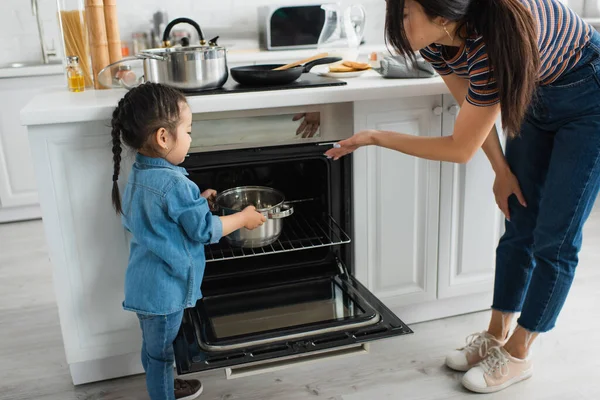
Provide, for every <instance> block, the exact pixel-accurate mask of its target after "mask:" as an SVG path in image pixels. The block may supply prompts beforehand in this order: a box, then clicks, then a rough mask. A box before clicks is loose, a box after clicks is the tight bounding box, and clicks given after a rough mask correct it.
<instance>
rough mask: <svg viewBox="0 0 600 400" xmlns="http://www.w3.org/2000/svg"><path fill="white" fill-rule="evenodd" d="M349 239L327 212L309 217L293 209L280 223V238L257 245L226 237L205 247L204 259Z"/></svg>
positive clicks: (217, 258) (211, 259)
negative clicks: (232, 242)
mask: <svg viewBox="0 0 600 400" xmlns="http://www.w3.org/2000/svg"><path fill="white" fill-rule="evenodd" d="M346 243H350V237H349V236H348V235H347V234H346V232H344V231H343V230H342V228H340V226H339V225H338V223H337V222H335V220H334V219H333V218H332V217H331V216H330V215H324V216H322V217H320V218H319V217H311V216H307V215H303V214H302V213H300V212H294V214H292V215H291V216H289V217H287V218H286V219H285V221H284V223H283V230H282V232H281V235H280V236H279V239H278V240H277V241H275V242H274V243H272V244H270V245H268V246H264V247H257V248H246V249H245V248H241V247H233V246H230V245H229V243H228V242H227V240H226V239H225V238H223V239H222V240H221V241H220V242H219V243H218V244H213V245H210V246H206V247H205V253H206V262H212V261H223V260H231V259H235V258H245V257H255V256H262V255H267V254H277V253H286V252H290V251H298V250H306V249H314V248H318V247H328V246H335V245H340V244H346Z"/></svg>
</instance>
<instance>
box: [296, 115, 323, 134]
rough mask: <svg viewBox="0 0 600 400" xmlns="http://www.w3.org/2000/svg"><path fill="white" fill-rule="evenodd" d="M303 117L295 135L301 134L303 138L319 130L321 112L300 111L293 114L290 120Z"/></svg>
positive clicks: (297, 119)
mask: <svg viewBox="0 0 600 400" xmlns="http://www.w3.org/2000/svg"><path fill="white" fill-rule="evenodd" d="M301 119H304V120H303V121H302V123H301V124H300V126H299V127H298V129H297V130H296V135H302V137H303V138H311V137H313V136H314V135H315V133H317V131H318V130H319V126H320V125H321V114H320V113H318V112H310V113H300V114H296V115H294V118H292V121H299V120H301Z"/></svg>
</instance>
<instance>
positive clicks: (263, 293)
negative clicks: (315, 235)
mask: <svg viewBox="0 0 600 400" xmlns="http://www.w3.org/2000/svg"><path fill="white" fill-rule="evenodd" d="M204 309H205V311H206V314H207V317H208V319H209V324H210V325H211V328H212V329H211V330H212V334H213V335H214V338H215V339H216V340H223V339H232V338H235V337H239V336H247V335H257V334H261V333H267V332H273V331H280V330H282V329H290V328H299V327H307V328H308V327H310V326H312V325H314V326H317V325H319V326H322V324H323V323H326V322H336V321H337V322H339V321H355V320H356V319H362V318H364V317H365V314H366V313H365V310H364V309H363V308H361V307H360V306H359V305H358V304H357V303H356V302H355V301H354V300H353V299H352V297H351V296H350V295H349V294H348V293H346V292H345V291H344V290H343V288H342V287H341V286H339V285H338V283H336V282H335V281H334V280H331V279H322V280H316V281H315V280H312V281H308V282H301V283H297V284H293V285H285V286H279V287H274V288H266V289H261V290H254V291H252V292H247V293H244V294H240V293H238V294H232V295H223V296H216V297H212V298H205V299H204Z"/></svg>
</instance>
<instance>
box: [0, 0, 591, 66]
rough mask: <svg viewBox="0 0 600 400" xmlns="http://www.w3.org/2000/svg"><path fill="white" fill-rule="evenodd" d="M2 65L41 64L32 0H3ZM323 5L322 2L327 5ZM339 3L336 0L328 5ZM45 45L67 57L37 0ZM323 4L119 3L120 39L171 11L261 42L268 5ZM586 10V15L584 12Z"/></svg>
mask: <svg viewBox="0 0 600 400" xmlns="http://www.w3.org/2000/svg"><path fill="white" fill-rule="evenodd" d="M0 1H1V3H2V9H3V10H5V11H3V12H1V13H0V33H1V36H0V37H2V38H3V40H2V41H0V64H4V63H7V62H14V61H36V60H41V50H40V44H39V39H38V31H37V26H36V20H35V17H34V16H33V14H32V12H31V1H30V0H0ZM326 1H327V0H323V1H322V2H326ZM329 1H330V2H331V1H334V0H329ZM343 1H344V2H347V3H350V4H351V3H361V4H363V5H364V6H365V8H366V10H367V28H366V30H365V40H366V41H367V42H368V43H371V44H380V43H383V25H384V19H385V1H384V0H362V1H361V0H343ZM563 1H564V2H565V3H567V4H569V5H570V6H572V7H573V8H574V9H575V10H576V11H578V12H580V13H581V14H582V15H584V16H585V15H589V16H590V17H600V0H563ZM38 3H39V8H40V15H41V16H42V22H43V29H44V33H45V42H46V46H47V47H49V48H51V47H52V46H54V48H55V49H56V50H57V51H58V52H59V54H60V53H62V48H61V39H60V31H59V28H58V23H57V20H56V15H57V12H56V0H38ZM318 3H320V2H319V1H318V0H317V1H314V0H217V1H214V0H119V1H118V12H119V25H120V29H121V36H122V38H124V39H125V40H128V41H130V40H131V34H132V33H133V32H136V31H148V30H149V26H150V20H151V18H152V14H153V13H154V12H156V11H157V10H164V11H166V12H167V14H168V16H169V18H170V19H173V18H176V17H181V16H187V17H190V18H192V19H195V20H196V21H198V23H199V24H200V25H201V26H202V27H203V29H204V30H205V31H206V35H207V36H208V37H212V36H216V35H220V36H221V37H224V38H225V40H226V42H228V43H231V42H232V41H234V40H235V39H236V38H243V39H244V40H245V41H246V43H247V41H248V39H249V38H250V39H256V40H258V34H257V30H258V28H257V7H259V6H262V5H267V4H294V5H300V4H318ZM582 11H583V12H582Z"/></svg>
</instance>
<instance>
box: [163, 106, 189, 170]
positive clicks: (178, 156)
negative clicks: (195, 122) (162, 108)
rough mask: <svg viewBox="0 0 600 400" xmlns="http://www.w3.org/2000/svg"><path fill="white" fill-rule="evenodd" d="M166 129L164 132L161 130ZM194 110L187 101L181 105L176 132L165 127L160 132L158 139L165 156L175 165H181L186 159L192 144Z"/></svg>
mask: <svg viewBox="0 0 600 400" xmlns="http://www.w3.org/2000/svg"><path fill="white" fill-rule="evenodd" d="M161 131H164V132H161ZM191 133H192V111H191V110H190V106H188V105H187V103H180V105H179V125H177V129H176V130H175V133H174V134H170V133H169V132H167V131H166V130H165V129H161V130H160V131H159V133H158V135H159V137H158V141H159V144H160V146H161V147H162V149H163V154H165V155H164V156H163V157H164V158H165V160H167V161H168V162H170V163H171V164H173V165H179V164H181V163H182V162H183V161H184V160H185V156H186V155H187V153H188V151H189V150H190V145H191V144H192V136H191Z"/></svg>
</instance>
